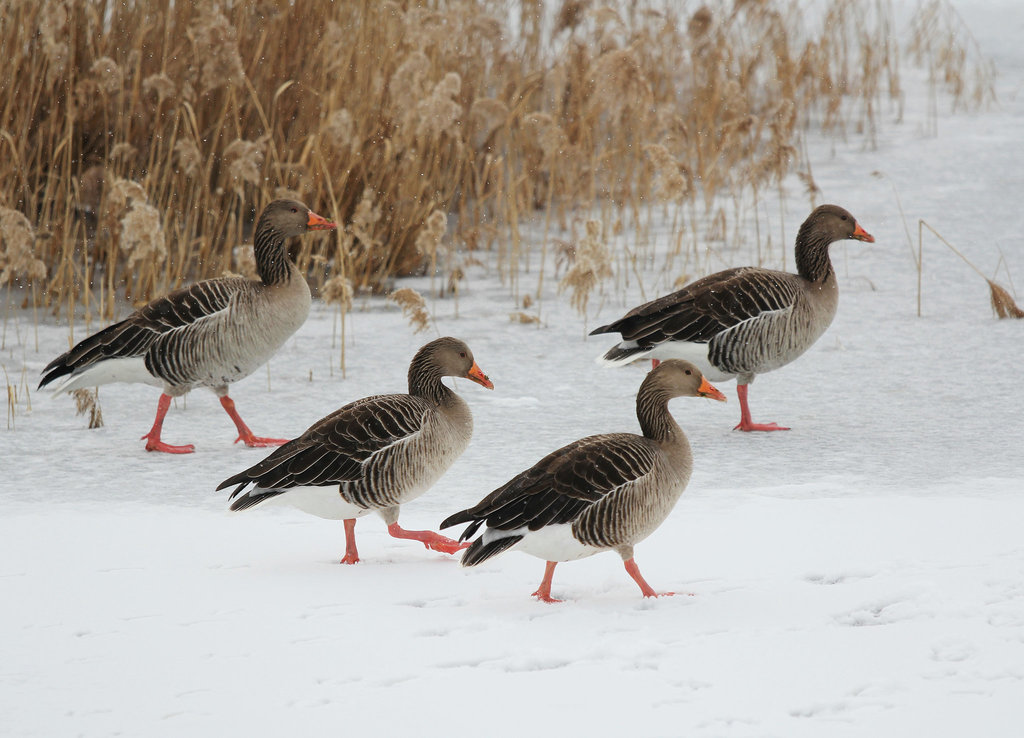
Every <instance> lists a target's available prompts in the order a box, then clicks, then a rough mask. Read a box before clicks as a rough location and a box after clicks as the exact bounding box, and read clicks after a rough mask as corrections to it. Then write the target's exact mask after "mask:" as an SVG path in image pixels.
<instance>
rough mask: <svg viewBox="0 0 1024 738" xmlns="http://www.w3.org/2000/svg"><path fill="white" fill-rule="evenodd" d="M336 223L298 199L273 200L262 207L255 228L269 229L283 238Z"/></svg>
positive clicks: (329, 227) (324, 229)
mask: <svg viewBox="0 0 1024 738" xmlns="http://www.w3.org/2000/svg"><path fill="white" fill-rule="evenodd" d="M337 227H338V226H337V224H335V223H334V222H332V221H330V220H327V218H324V217H323V216H321V215H317V214H316V213H314V212H313V211H312V210H310V209H309V208H308V207H306V205H304V204H303V203H301V202H299V201H298V200H274V201H273V202H272V203H270V204H269V205H267V207H266V208H264V209H263V213H262V214H261V215H260V220H259V223H258V224H257V225H256V229H257V230H261V229H269V230H272V231H274V232H275V233H277V234H278V235H279V236H281V237H283V238H290V237H292V236H301V235H302V234H303V233H305V232H306V231H327V230H333V229H334V228H337Z"/></svg>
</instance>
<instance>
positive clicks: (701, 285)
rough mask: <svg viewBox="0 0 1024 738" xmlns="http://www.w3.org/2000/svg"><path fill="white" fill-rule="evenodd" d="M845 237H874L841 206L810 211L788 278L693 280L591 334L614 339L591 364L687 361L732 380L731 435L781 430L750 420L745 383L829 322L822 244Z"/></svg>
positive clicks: (735, 272) (830, 281)
mask: <svg viewBox="0 0 1024 738" xmlns="http://www.w3.org/2000/svg"><path fill="white" fill-rule="evenodd" d="M847 238H852V239H855V240H857V241H867V242H869V243H873V242H874V240H875V239H874V237H873V236H872V235H871V234H869V233H868V232H867V231H865V230H864V229H863V228H861V227H860V225H858V223H857V221H856V220H854V218H853V216H852V215H850V214H849V213H848V212H846V211H845V210H843V209H842V208H841V207H838V206H836V205H822V206H820V207H818V208H815V210H814V212H812V213H811V214H810V216H808V218H807V220H805V221H804V222H803V225H801V226H800V231H799V232H798V233H797V237H796V268H797V273H796V274H790V273H789V272H779V271H774V270H770V269H761V268H758V267H739V268H738V269H726V270H725V271H722V272H717V273H715V274H710V275H708V276H706V277H703V278H702V279H698V280H697V281H696V282H692V283H691V284H689V285H688V286H686V287H683V289H681V290H679V291H678V292H673V293H672V294H670V295H665V296H664V297H659V298H658V299H657V300H652V301H651V302H648V303H646V304H644V305H640V306H639V307H636V308H633V309H632V310H630V311H629V312H628V313H626V315H625V316H624V317H622V318H620V319H619V320H617V321H615V322H614V323H609V324H608V325H604V326H601V327H600V328H597V329H595V330H593V331H591V333H590V335H592V336H593V335H596V334H599V333H620V334H622V339H623V340H622V342H621V343H619V344H618V345H617V346H614V347H612V348H611V349H610V350H609V351H608V352H607V353H606V354H604V356H602V357H601V358H600V359H599V361H602V362H603V363H605V364H608V365H612V366H619V365H622V364H628V363H629V362H631V361H635V360H637V359H642V358H650V359H652V360H654V362H655V363H656V362H657V361H658V360H660V359H671V358H677V359H687V360H689V361H692V362H694V363H695V364H697V366H699V367H700V368H701V370H702V371H703V372H704V373H705V374H706V375H708V376H709V377H710V378H711V379H712V380H713V381H716V382H719V381H723V380H726V379H732V378H733V377H735V378H736V382H737V386H736V394H737V395H738V396H739V400H740V422H739V424H738V425H737V426H736V427H735V428H734V430H742V431H774V430H789V429H788V428H785V427H783V426H780V425H777V424H776V423H754V422H753V421H752V419H751V416H750V408H749V406H748V405H747V385H749V384H750V383H751V382H753V381H754V376H755V375H757V374H763V373H764V372H769V371H771V370H773V369H778V368H779V367H781V366H785V365H786V364H788V363H789V362H791V361H793V359H795V358H797V357H798V356H800V354H802V353H803V352H804V351H806V350H807V349H808V348H810V347H811V345H812V344H813V343H814V342H815V341H817V340H818V338H819V337H820V336H821V334H822V333H824V332H825V329H826V328H828V326H829V325H830V324H831V323H832V318H833V317H834V316H835V314H836V306H837V304H838V302H839V286H838V284H837V283H836V273H835V271H834V270H833V269H832V262H831V260H829V256H828V247H829V245H830V244H832V243H833V242H835V241H841V240H843V239H847Z"/></svg>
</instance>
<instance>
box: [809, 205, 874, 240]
mask: <svg viewBox="0 0 1024 738" xmlns="http://www.w3.org/2000/svg"><path fill="white" fill-rule="evenodd" d="M801 237H803V238H805V239H807V240H811V241H815V242H818V243H833V242H834V241H843V240H846V239H848V238H852V239H853V240H855V241H865V242H867V243H874V242H875V237H874V236H872V235H871V234H870V233H868V232H867V231H865V230H864V229H863V228H861V227H860V224H859V223H858V222H857V221H856V219H854V217H853V216H852V215H850V213H849V212H847V211H846V210H844V209H843V208H841V207H839V206H838V205H820V206H818V207H817V208H815V209H814V212H812V213H811V214H810V216H808V218H807V220H806V221H804V224H803V225H802V226H800V235H799V236H798V237H797V240H798V241H799V240H800V239H801Z"/></svg>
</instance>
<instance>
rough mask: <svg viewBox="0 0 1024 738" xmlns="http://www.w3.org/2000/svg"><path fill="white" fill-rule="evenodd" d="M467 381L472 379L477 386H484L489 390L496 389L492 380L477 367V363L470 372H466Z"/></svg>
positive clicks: (474, 363)
mask: <svg viewBox="0 0 1024 738" xmlns="http://www.w3.org/2000/svg"><path fill="white" fill-rule="evenodd" d="M466 379H471V380H473V381H474V382H476V383H477V384H479V385H483V386H484V387H486V388H487V389H494V385H493V384H491V380H489V379H488V378H487V375H486V374H484V373H483V372H482V371H481V370H480V367H479V366H477V364H476V362H475V361H474V362H473V366H471V367H470V368H469V371H468V372H466Z"/></svg>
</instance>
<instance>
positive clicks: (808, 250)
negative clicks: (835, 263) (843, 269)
mask: <svg viewBox="0 0 1024 738" xmlns="http://www.w3.org/2000/svg"><path fill="white" fill-rule="evenodd" d="M830 244H831V241H830V240H829V239H828V237H827V236H821V235H820V234H816V233H814V232H812V231H807V230H805V229H803V228H801V229H800V234H799V235H798V236H797V239H796V270H797V273H798V274H799V275H800V276H801V277H803V278H804V279H806V280H808V281H810V282H823V281H825V280H826V279H828V276H829V275H830V274H831V273H832V260H831V259H829V256H828V247H829V245H830Z"/></svg>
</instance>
